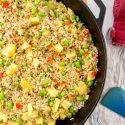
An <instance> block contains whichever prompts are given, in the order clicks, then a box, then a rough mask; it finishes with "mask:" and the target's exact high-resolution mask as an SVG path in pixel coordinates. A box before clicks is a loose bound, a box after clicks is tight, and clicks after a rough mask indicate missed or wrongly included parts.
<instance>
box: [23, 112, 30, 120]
mask: <svg viewBox="0 0 125 125" xmlns="http://www.w3.org/2000/svg"><path fill="white" fill-rule="evenodd" d="M22 119H23V120H25V121H26V120H29V119H30V116H29V113H28V112H24V113H22Z"/></svg>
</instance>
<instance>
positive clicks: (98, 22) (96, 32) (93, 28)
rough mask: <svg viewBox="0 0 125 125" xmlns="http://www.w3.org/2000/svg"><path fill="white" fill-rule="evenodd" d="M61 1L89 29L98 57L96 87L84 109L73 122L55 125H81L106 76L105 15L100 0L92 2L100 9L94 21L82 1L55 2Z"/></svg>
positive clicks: (95, 103)
mask: <svg viewBox="0 0 125 125" xmlns="http://www.w3.org/2000/svg"><path fill="white" fill-rule="evenodd" d="M57 1H62V2H63V3H64V4H65V6H66V7H70V8H71V9H72V10H73V11H74V12H75V13H76V15H79V16H80V18H81V20H82V21H83V22H84V24H85V26H86V27H87V28H89V29H90V32H91V34H92V36H93V40H94V44H95V46H96V47H97V49H98V51H99V55H98V60H99V61H98V74H97V77H96V80H95V83H96V86H94V87H93V88H92V89H91V93H90V98H89V100H88V101H87V102H86V103H85V106H84V108H82V109H81V110H79V112H78V113H76V115H75V116H74V119H73V120H70V119H66V120H64V121H61V120H59V121H57V124H56V125H83V124H84V123H85V121H86V120H87V119H88V117H89V116H90V115H91V113H92V112H93V110H94V108H95V106H96V105H97V103H98V101H99V99H100V96H101V93H102V90H103V86H104V82H105V76H106V68H107V65H106V62H107V61H106V60H107V58H106V47H105V42H104V38H103V35H102V33H101V28H102V23H103V19H104V14H105V6H104V5H103V3H102V2H101V0H94V1H95V2H96V4H97V5H98V6H99V8H100V15H99V19H95V17H94V16H93V14H92V12H91V11H90V10H89V9H88V7H87V6H86V5H85V4H84V3H83V2H82V0H57Z"/></svg>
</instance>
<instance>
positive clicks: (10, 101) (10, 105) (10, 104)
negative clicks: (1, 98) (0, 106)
mask: <svg viewBox="0 0 125 125" xmlns="http://www.w3.org/2000/svg"><path fill="white" fill-rule="evenodd" d="M7 108H8V109H12V108H13V102H12V100H9V101H8V102H7Z"/></svg>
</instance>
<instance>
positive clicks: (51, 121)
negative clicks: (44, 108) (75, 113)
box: [47, 119, 56, 125]
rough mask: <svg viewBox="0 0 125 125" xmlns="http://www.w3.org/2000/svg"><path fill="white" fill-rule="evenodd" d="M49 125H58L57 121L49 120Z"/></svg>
mask: <svg viewBox="0 0 125 125" xmlns="http://www.w3.org/2000/svg"><path fill="white" fill-rule="evenodd" d="M47 125H56V120H54V119H49V120H48V123H47Z"/></svg>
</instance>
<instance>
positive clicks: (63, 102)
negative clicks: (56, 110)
mask: <svg viewBox="0 0 125 125" xmlns="http://www.w3.org/2000/svg"><path fill="white" fill-rule="evenodd" d="M71 105H72V104H71V102H70V101H68V100H63V101H62V103H61V106H62V107H63V108H64V109H66V110H68V108H69V107H70V106H71Z"/></svg>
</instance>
